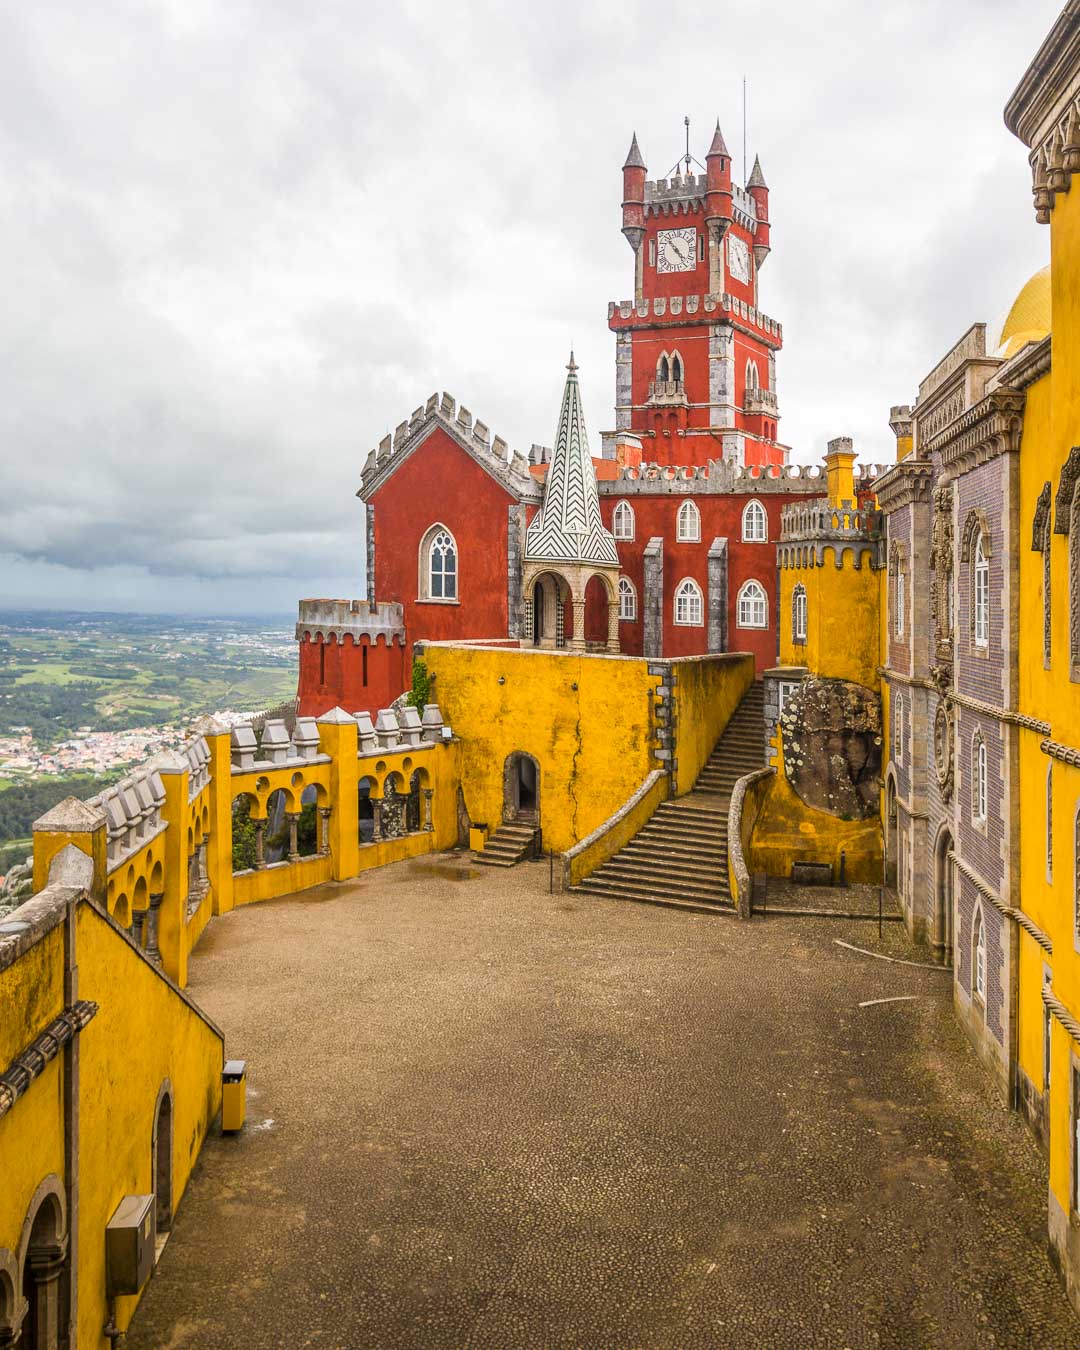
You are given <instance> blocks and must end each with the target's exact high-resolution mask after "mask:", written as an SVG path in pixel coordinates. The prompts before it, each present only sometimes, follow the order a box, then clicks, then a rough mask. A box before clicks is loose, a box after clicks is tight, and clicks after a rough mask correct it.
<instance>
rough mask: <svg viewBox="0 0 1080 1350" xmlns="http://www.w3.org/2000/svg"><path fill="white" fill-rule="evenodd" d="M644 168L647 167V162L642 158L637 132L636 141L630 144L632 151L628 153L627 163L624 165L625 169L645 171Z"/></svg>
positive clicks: (635, 134) (635, 133)
mask: <svg viewBox="0 0 1080 1350" xmlns="http://www.w3.org/2000/svg"><path fill="white" fill-rule="evenodd" d="M644 167H645V160H644V159H643V158H642V155H641V147H640V146H639V145H638V143H637V132H636V131H635V132H634V139H633V140H632V141H631V142H630V149H629V151H628V153H627V156H626V163H625V164H624V165H623V168H624V169H643V168H644Z"/></svg>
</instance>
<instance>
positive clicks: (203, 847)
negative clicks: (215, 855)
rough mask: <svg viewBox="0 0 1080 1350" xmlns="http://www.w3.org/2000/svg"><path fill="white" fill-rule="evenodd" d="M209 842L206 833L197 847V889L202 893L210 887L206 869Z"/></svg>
mask: <svg viewBox="0 0 1080 1350" xmlns="http://www.w3.org/2000/svg"><path fill="white" fill-rule="evenodd" d="M209 842H210V836H209V835H206V836H205V837H204V839H203V841H202V843H201V844H200V845H199V848H198V860H199V891H200V893H201V894H202V895H205V894H206V892H207V891H208V890H209V889H210V874H209V872H208V871H207V870H206V856H207V846H208V844H209Z"/></svg>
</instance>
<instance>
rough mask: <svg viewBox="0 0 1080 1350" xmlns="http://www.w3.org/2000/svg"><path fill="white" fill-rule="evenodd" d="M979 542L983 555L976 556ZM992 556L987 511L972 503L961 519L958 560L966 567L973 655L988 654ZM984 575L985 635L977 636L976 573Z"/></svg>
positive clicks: (970, 640)
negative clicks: (962, 532)
mask: <svg viewBox="0 0 1080 1350" xmlns="http://www.w3.org/2000/svg"><path fill="white" fill-rule="evenodd" d="M980 546H981V552H982V558H981V559H980V558H979V553H980ZM993 556H994V547H993V535H992V534H991V532H990V524H989V521H988V520H987V518H986V513H985V512H984V511H982V510H981V509H980V508H979V507H972V509H971V510H970V511H969V512H968V514H967V520H966V521H965V522H964V534H963V543H962V547H961V550H960V561H961V562H963V563H966V564H967V569H968V639H969V644H970V648H971V651H972V652H973V653H974V655H976V656H980V657H988V656H989V654H990V559H991V558H992V557H993ZM980 574H982V575H983V576H984V577H985V583H986V594H985V604H986V612H985V635H984V636H983V637H981V638H980V637H979V614H978V610H979V597H978V589H979V576H980Z"/></svg>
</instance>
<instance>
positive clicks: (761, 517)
mask: <svg viewBox="0 0 1080 1350" xmlns="http://www.w3.org/2000/svg"><path fill="white" fill-rule="evenodd" d="M751 522H754V523H753V524H752V523H751ZM742 540H743V543H744V544H767V543H768V542H769V513H768V512H767V511H766V510H765V506H764V504H763V503H762V501H761V499H760V498H759V497H751V498H750V500H749V501H748V502H747V503H746V505H745V506H744V507H743V513H742Z"/></svg>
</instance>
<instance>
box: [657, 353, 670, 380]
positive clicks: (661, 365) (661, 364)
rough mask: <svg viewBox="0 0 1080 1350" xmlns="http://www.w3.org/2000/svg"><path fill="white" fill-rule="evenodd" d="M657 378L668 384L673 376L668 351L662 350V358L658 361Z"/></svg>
mask: <svg viewBox="0 0 1080 1350" xmlns="http://www.w3.org/2000/svg"><path fill="white" fill-rule="evenodd" d="M656 378H657V379H658V380H660V381H661V382H662V383H664V384H667V382H668V380H669V379H670V378H671V377H670V374H669V371H668V359H667V352H661V354H660V360H659V361H657V363H656Z"/></svg>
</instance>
